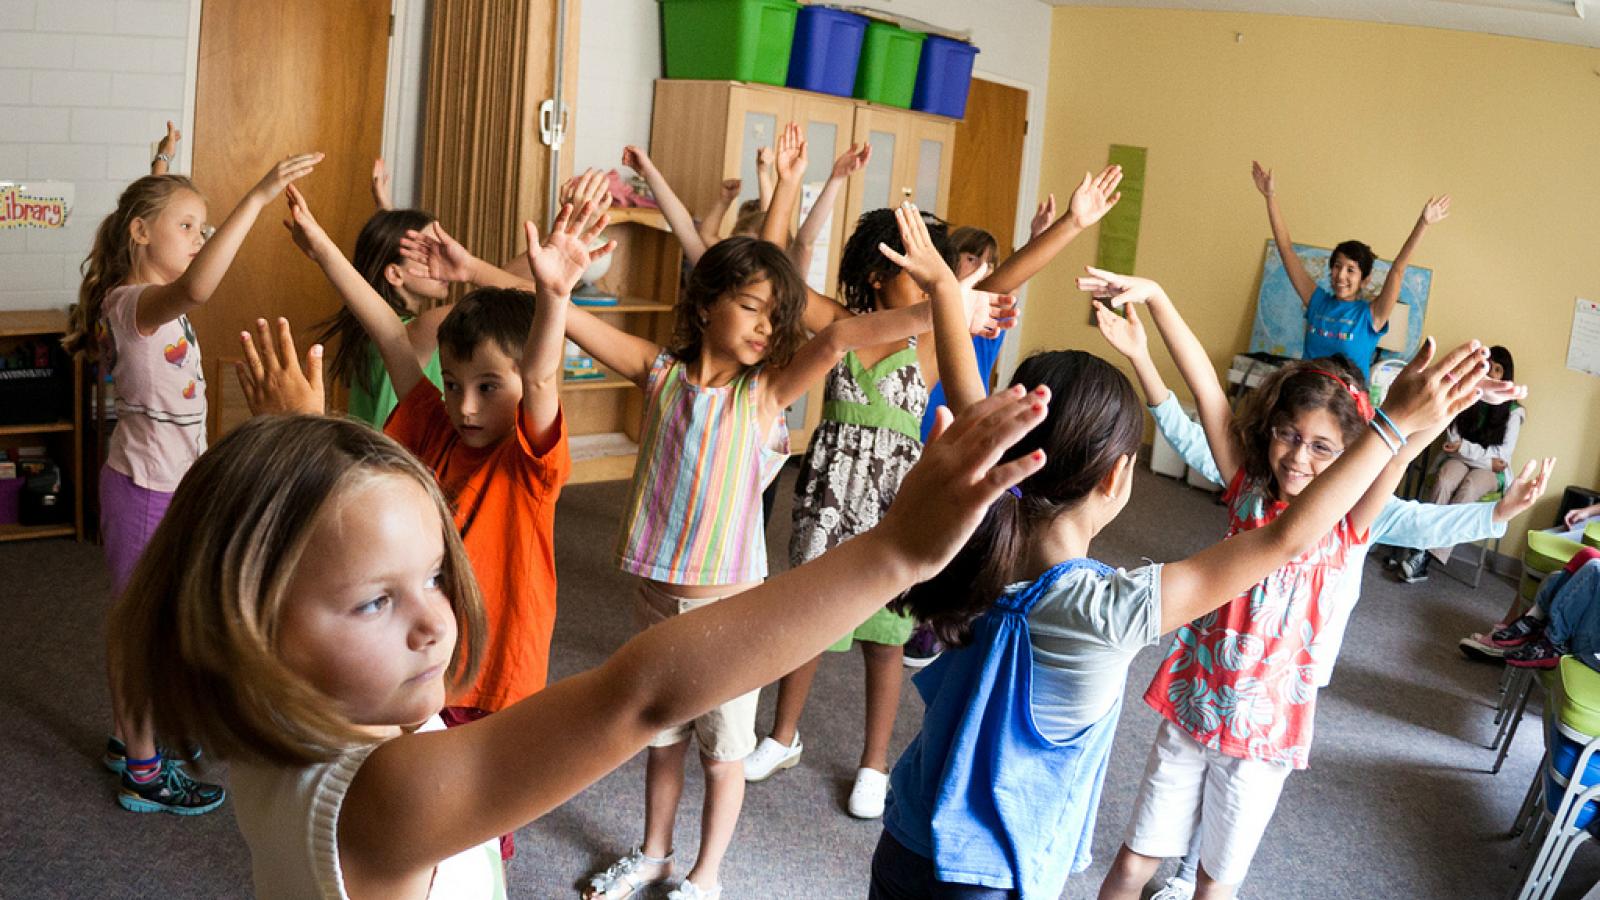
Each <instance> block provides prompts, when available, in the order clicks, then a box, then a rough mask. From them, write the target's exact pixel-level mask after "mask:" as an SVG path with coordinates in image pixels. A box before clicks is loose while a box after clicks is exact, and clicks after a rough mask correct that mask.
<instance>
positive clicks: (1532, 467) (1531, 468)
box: [1494, 456, 1577, 528]
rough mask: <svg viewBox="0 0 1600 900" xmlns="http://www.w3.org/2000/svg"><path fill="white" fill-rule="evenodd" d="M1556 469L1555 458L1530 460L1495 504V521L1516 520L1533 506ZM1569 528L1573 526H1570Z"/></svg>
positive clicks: (1542, 493)
mask: <svg viewBox="0 0 1600 900" xmlns="http://www.w3.org/2000/svg"><path fill="white" fill-rule="evenodd" d="M1555 467H1556V458H1555V457H1553V456H1547V457H1545V458H1544V459H1542V460H1541V459H1530V460H1528V464H1527V465H1525V466H1523V467H1522V472H1521V473H1520V474H1518V475H1517V477H1516V478H1514V479H1512V480H1511V483H1510V484H1508V485H1506V489H1505V493H1504V494H1502V495H1501V497H1500V499H1499V500H1497V501H1496V502H1495V504H1494V520H1495V521H1496V522H1505V521H1508V520H1510V519H1514V518H1516V517H1517V516H1519V515H1521V514H1522V513H1524V512H1526V511H1527V510H1528V508H1529V507H1531V506H1533V503H1534V501H1535V500H1538V499H1539V498H1540V497H1541V496H1543V495H1544V489H1545V488H1546V487H1547V486H1549V484H1550V473H1551V472H1552V471H1554V469H1555ZM1574 512H1577V510H1574ZM1567 527H1568V528H1571V527H1573V526H1572V525H1570V524H1569V525H1568V526H1567Z"/></svg>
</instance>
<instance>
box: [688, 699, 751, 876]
mask: <svg viewBox="0 0 1600 900" xmlns="http://www.w3.org/2000/svg"><path fill="white" fill-rule="evenodd" d="M759 698H760V692H759V691H751V692H750V693H748V694H744V695H742V696H739V697H735V698H734V699H732V700H729V701H728V702H727V703H724V704H722V705H721V706H718V707H717V708H715V709H713V710H711V711H710V712H708V713H706V714H705V715H703V716H701V717H700V718H698V719H695V721H694V730H695V736H696V737H697V738H698V739H699V741H700V765H701V766H702V767H703V768H704V770H705V775H706V799H705V808H704V811H703V812H702V814H701V817H700V852H699V854H698V855H697V856H696V857H695V861H694V868H693V869H690V870H689V874H688V876H687V877H688V880H690V881H692V882H694V884H695V887H698V888H700V889H702V890H706V891H709V890H711V889H713V888H715V887H716V886H717V885H718V884H720V883H721V875H722V858H723V857H724V856H726V855H727V852H728V845H729V844H731V843H733V830H734V828H735V827H736V826H737V825H738V824H739V810H740V809H741V808H743V806H744V758H745V757H746V756H749V755H750V751H752V750H754V749H755V748H756V701H757V700H758V699H759Z"/></svg>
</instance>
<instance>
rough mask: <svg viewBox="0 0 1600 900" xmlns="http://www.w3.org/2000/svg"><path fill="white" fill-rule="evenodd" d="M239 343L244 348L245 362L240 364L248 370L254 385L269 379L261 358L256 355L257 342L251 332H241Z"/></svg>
mask: <svg viewBox="0 0 1600 900" xmlns="http://www.w3.org/2000/svg"><path fill="white" fill-rule="evenodd" d="M239 343H240V344H241V345H242V346H243V347H244V360H243V361H241V362H240V365H241V366H244V367H245V368H246V369H247V370H248V374H249V375H250V381H251V383H252V384H254V383H256V382H259V381H261V380H262V379H263V378H266V377H267V373H266V370H265V369H264V368H263V367H262V365H261V356H260V354H258V353H256V348H255V341H254V340H252V339H251V338H250V332H248V331H241V332H239Z"/></svg>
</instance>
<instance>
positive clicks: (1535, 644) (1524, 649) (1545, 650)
mask: <svg viewBox="0 0 1600 900" xmlns="http://www.w3.org/2000/svg"><path fill="white" fill-rule="evenodd" d="M1560 664H1561V651H1560V650H1558V649H1556V645H1555V644H1552V643H1550V641H1549V639H1548V638H1546V637H1544V636H1543V635H1540V636H1539V637H1537V638H1534V639H1533V640H1530V641H1528V642H1527V643H1526V644H1523V645H1522V646H1521V647H1517V648H1515V649H1513V650H1507V651H1506V665H1508V666H1516V667H1517V668H1519V669H1554V668H1555V667H1556V666H1558V665H1560Z"/></svg>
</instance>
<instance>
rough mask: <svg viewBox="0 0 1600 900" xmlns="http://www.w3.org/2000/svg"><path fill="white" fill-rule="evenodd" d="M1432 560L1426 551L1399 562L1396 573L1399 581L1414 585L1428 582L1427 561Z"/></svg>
mask: <svg viewBox="0 0 1600 900" xmlns="http://www.w3.org/2000/svg"><path fill="white" fill-rule="evenodd" d="M1430 559H1432V557H1430V556H1429V555H1428V554H1427V551H1419V552H1417V553H1413V554H1411V555H1410V556H1408V557H1406V558H1405V559H1403V560H1401V561H1400V568H1399V569H1398V570H1397V573H1398V575H1399V577H1400V580H1401V581H1404V582H1405V583H1406V584H1416V583H1417V582H1419V581H1427V580H1428V560H1430Z"/></svg>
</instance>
